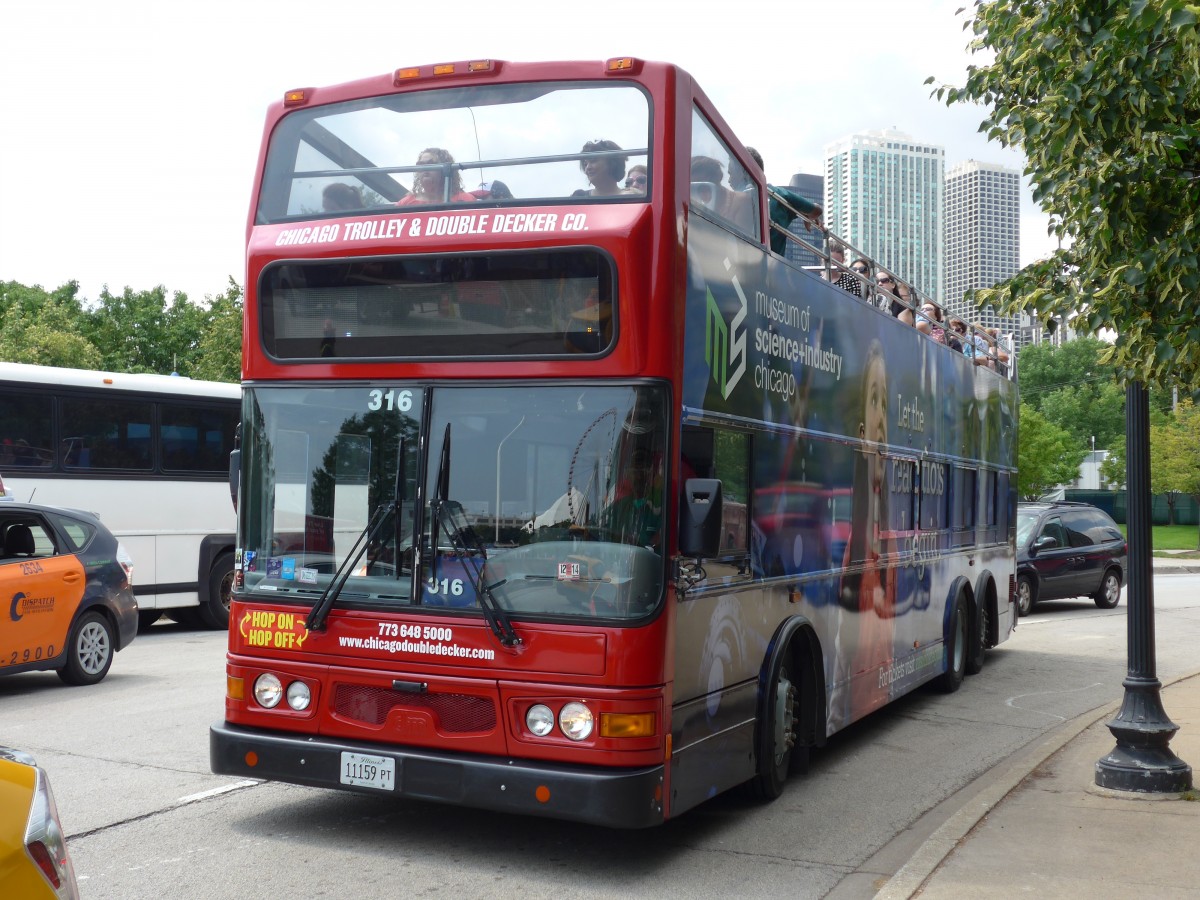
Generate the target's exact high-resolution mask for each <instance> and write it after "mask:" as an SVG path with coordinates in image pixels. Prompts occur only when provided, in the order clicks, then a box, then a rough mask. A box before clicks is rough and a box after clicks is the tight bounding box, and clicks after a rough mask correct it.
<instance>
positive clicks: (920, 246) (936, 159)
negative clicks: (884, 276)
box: [825, 128, 946, 301]
mask: <svg viewBox="0 0 1200 900" xmlns="http://www.w3.org/2000/svg"><path fill="white" fill-rule="evenodd" d="M945 157H946V154H945V150H944V149H943V148H942V147H939V146H936V145H934V144H929V143H926V142H924V141H918V140H915V139H914V138H912V137H910V136H909V135H907V134H904V133H903V132H901V131H897V130H896V129H894V128H888V129H884V130H883V131H868V132H865V133H863V134H854V135H850V136H849V137H845V138H842V139H841V140H839V141H835V142H833V143H832V144H829V145H828V146H827V147H826V148H825V223H826V225H828V227H829V228H830V230H831V231H833V232H834V233H835V234H838V235H840V236H841V237H844V238H845V239H846V240H847V241H849V242H850V243H851V244H853V245H854V246H855V247H857V248H859V249H860V250H862V251H863V252H864V253H866V254H867V255H868V256H870V257H871V258H872V259H874V260H876V261H877V262H879V263H880V264H882V265H883V266H884V267H885V268H887V269H889V270H890V271H892V272H894V273H895V274H896V275H898V276H899V277H900V278H901V279H903V280H904V281H906V282H908V283H909V284H911V285H913V286H914V287H916V288H917V290H919V291H921V293H923V294H925V295H927V296H929V297H932V298H934V299H935V300H939V301H940V300H941V299H942V289H943V282H942V253H941V247H942V239H943V232H942V229H943V196H942V186H943V181H944V178H945V169H946V159H945Z"/></svg>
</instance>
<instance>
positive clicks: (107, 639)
mask: <svg viewBox="0 0 1200 900" xmlns="http://www.w3.org/2000/svg"><path fill="white" fill-rule="evenodd" d="M116 652H117V645H116V641H115V640H114V634H113V625H112V622H110V621H109V620H108V617H107V616H105V615H104V613H102V612H100V611H98V610H95V609H91V610H88V611H87V612H85V613H84V614H83V615H82V616H80V617H79V619H78V621H76V622H75V624H74V626H72V628H71V636H70V637H69V638H68V639H67V662H66V664H65V665H64V666H63V667H62V668H61V669H57V670H56V671H57V672H58V677H59V678H61V679H62V680H63V682H65V683H66V684H74V685H85V684H95V683H96V682H98V681H100V680H101V679H102V678H104V676H105V675H107V674H108V670H109V667H110V666H112V661H113V654H115V653H116Z"/></svg>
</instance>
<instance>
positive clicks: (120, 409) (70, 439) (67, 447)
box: [59, 398, 154, 472]
mask: <svg viewBox="0 0 1200 900" xmlns="http://www.w3.org/2000/svg"><path fill="white" fill-rule="evenodd" d="M153 412H154V410H153V405H152V404H151V403H150V402H149V401H141V400H96V399H94V398H88V399H87V400H76V399H74V398H66V399H64V400H63V401H62V422H61V426H60V427H61V429H62V431H61V433H62V434H63V437H61V438H60V439H59V440H60V443H61V445H62V448H63V465H64V466H66V467H67V468H68V469H114V470H121V471H128V472H145V471H149V470H150V469H151V468H153V442H152V434H151V422H152V421H153Z"/></svg>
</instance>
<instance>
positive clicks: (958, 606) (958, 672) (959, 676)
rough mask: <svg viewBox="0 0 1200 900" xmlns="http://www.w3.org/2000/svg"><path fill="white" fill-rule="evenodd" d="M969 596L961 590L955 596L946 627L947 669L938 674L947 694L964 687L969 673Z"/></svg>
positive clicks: (938, 683)
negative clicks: (963, 684)
mask: <svg viewBox="0 0 1200 900" xmlns="http://www.w3.org/2000/svg"><path fill="white" fill-rule="evenodd" d="M969 621H970V620H969V618H968V616H967V598H966V596H965V595H964V594H963V593H962V592H961V591H960V592H959V594H958V596H957V597H955V598H954V609H953V610H952V611H951V613H950V623H949V628H947V629H946V671H945V672H943V673H942V674H941V675H940V676H938V680H937V686H938V688H939V689H940V690H941V691H942V692H943V693H946V694H953V693H954V692H955V691H957V690H958V689H959V688H960V687H962V683H963V676H964V675H966V674H967V644H968V642H969V638H968V637H967V625H968V623H969Z"/></svg>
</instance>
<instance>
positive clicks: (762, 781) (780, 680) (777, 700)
mask: <svg viewBox="0 0 1200 900" xmlns="http://www.w3.org/2000/svg"><path fill="white" fill-rule="evenodd" d="M796 699H797V698H796V686H795V684H793V683H792V676H791V666H790V664H789V662H788V661H787V660H786V659H784V660H783V661H781V662H780V664H779V670H778V672H777V674H776V676H775V680H774V682H773V683H772V685H771V695H770V696H769V697H768V698H767V704H766V709H765V711H764V715H763V717H762V719H761V721H760V723H759V727H760V728H761V729H762V731H761V732H760V738H759V742H758V774H757V775H755V776H754V779H753V781H751V783H750V789H751V792H752V793H753V794H754V795H755V796H757V797H759V798H761V799H763V800H774V799H775V798H776V797H778V796H779V795H780V794H782V793H783V786H784V783H785V782H786V781H787V776H788V770H789V769H790V768H791V758H792V747H793V746H794V745H795V743H796Z"/></svg>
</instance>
